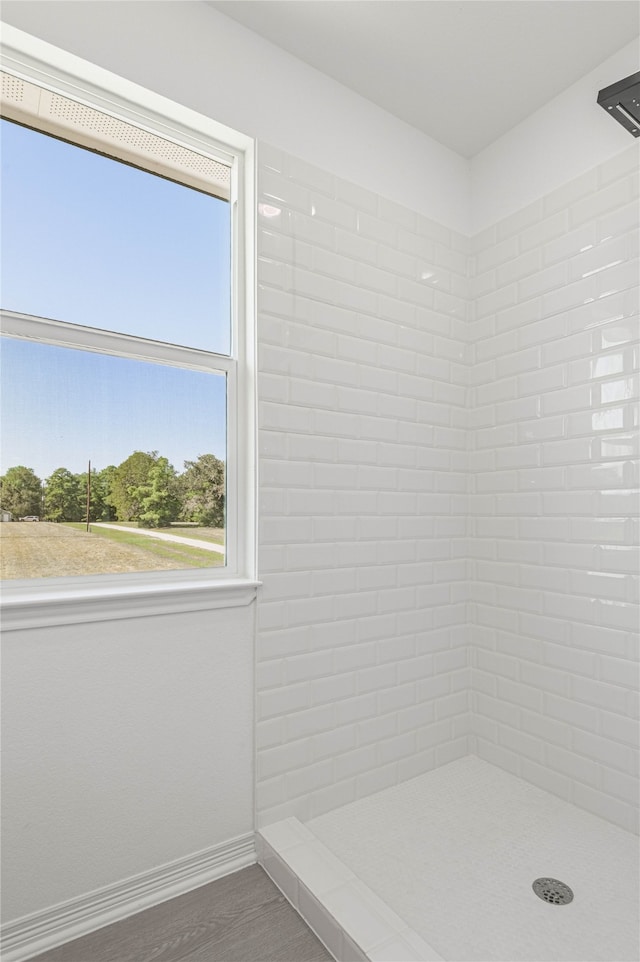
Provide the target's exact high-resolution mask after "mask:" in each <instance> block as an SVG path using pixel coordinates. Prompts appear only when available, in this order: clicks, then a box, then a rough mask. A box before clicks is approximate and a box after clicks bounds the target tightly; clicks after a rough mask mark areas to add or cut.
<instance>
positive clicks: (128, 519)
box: [0, 338, 227, 578]
mask: <svg viewBox="0 0 640 962" xmlns="http://www.w3.org/2000/svg"><path fill="white" fill-rule="evenodd" d="M1 343H2V354H1V358H0V360H1V364H0V375H1V377H2V384H1V391H0V401H1V409H2V438H1V443H0V471H1V475H2V476H1V477H0V505H1V508H2V512H3V516H4V518H5V520H11V522H12V523H5V524H0V536H1V537H2V564H3V571H2V577H5V578H42V577H47V576H56V577H60V576H63V575H83V574H96V573H113V572H125V571H153V570H159V569H163V568H174V569H175V568H183V569H184V568H190V567H213V566H219V565H223V564H224V542H225V474H226V472H225V463H226V414H227V412H226V376H225V375H224V374H217V373H204V372H200V371H192V370H186V369H183V368H174V367H170V366H167V365H163V364H152V363H147V362H143V361H137V360H131V359H128V358H120V357H111V356H109V355H104V354H97V353H95V354H94V353H91V352H88V351H81V350H73V349H68V348H62V347H55V346H52V345H48V344H42V343H38V342H32V341H26V340H19V339H11V338H2V342H1ZM89 461H90V462H91V473H90V485H89V483H88V481H89V472H88V467H89ZM87 498H88V500H89V521H90V532H89V533H87V530H86V528H87V525H86V520H87ZM21 518H22V519H25V518H26V519H33V520H34V521H37V522H38V523H37V524H35V523H34V524H28V523H26V522H25V521H23V522H22V523H14V522H17V521H18V520H19V519H21ZM121 528H124V529H125V530H120V529H121ZM176 539H178V540H176Z"/></svg>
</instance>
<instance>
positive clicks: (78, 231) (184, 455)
mask: <svg viewBox="0 0 640 962" xmlns="http://www.w3.org/2000/svg"><path fill="white" fill-rule="evenodd" d="M1 161H2V181H3V193H2V209H1V217H2V223H1V232H2V233H1V236H2V259H1V281H2V307H4V308H6V309H9V310H15V311H20V312H22V313H27V314H36V315H40V316H43V317H51V318H55V319H57V320H65V321H69V322H71V323H75V324H83V325H88V326H90V327H101V328H105V329H107V330H112V331H118V332H123V333H127V334H135V335H139V336H142V337H151V338H154V339H157V340H162V341H168V342H173V343H181V344H185V345H188V346H190V347H198V348H204V349H206V350H212V351H217V352H220V353H227V352H228V350H229V330H230V322H229V317H230V296H229V295H230V288H229V271H230V264H229V229H230V227H229V205H228V204H227V203H225V202H224V201H220V200H217V199H216V198H213V197H210V196H208V195H205V194H202V193H200V192H197V191H194V190H190V189H189V188H186V187H183V186H181V185H178V184H174V183H172V182H170V181H167V180H163V179H162V178H159V177H154V176H152V175H149V174H146V173H144V172H142V171H139V170H137V169H135V168H133V167H128V166H126V165H124V164H120V163H117V162H114V161H111V160H109V159H107V158H104V157H101V156H99V155H97V154H93V153H91V152H89V151H86V150H81V149H79V148H76V147H72V146H70V145H68V144H65V143H63V142H61V141H57V140H55V139H54V138H51V137H47V136H44V135H42V134H38V133H35V132H34V131H30V130H28V129H26V128H22V127H19V126H17V125H15V124H11V123H9V122H7V121H2V151H1ZM1 400H2V437H1V443H0V473H4V472H5V471H6V470H7V468H9V467H11V466H12V465H14V464H24V465H26V466H28V467H32V468H33V469H34V471H35V472H36V474H38V476H39V477H41V478H42V477H47V476H48V475H49V474H51V472H52V471H53V470H55V468H58V467H67V468H69V469H70V470H71V471H74V472H77V471H83V470H86V465H87V461H88V460H89V459H91V462H92V466H94V467H96V468H97V469H100V468H102V467H106V465H107V464H119V463H120V462H121V461H123V460H124V459H125V458H126V457H128V456H129V454H131V453H132V451H134V450H144V451H151V450H157V451H159V453H160V454H161V455H164V456H166V457H167V458H169V460H170V461H171V463H172V464H173V465H174V467H175V468H176V469H177V470H182V468H183V462H184V461H185V460H194V459H195V458H197V457H198V455H200V454H205V453H209V452H210V453H213V454H215V455H216V456H217V457H220V458H223V459H224V458H226V452H225V437H224V422H225V407H224V406H225V387H224V378H223V377H221V376H216V375H208V374H203V373H200V372H194V371H186V370H178V369H172V368H169V367H167V366H165V365H156V364H147V363H143V362H139V361H132V360H127V359H119V358H112V357H107V356H105V355H101V354H92V353H89V352H84V351H77V350H69V349H64V348H56V347H51V346H49V345H43V344H38V343H33V342H30V341H20V340H13V339H9V338H3V339H2V393H1Z"/></svg>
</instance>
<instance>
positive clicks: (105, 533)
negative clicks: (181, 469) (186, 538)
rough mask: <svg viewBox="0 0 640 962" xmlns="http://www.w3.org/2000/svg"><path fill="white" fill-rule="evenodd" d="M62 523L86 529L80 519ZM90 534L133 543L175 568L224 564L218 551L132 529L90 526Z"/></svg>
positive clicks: (69, 526)
mask: <svg viewBox="0 0 640 962" xmlns="http://www.w3.org/2000/svg"><path fill="white" fill-rule="evenodd" d="M64 525H65V527H67V528H76V529H77V530H79V531H86V528H87V526H86V523H85V522H82V521H67V522H64ZM158 530H166V531H169V532H170V531H173V529H170V528H167V529H158ZM192 530H193V529H192ZM173 533H174V534H176V533H177V532H175V531H173ZM91 534H92V535H93V536H94V537H97V538H107V539H108V540H109V541H116V542H118V543H119V544H130V545H133V546H134V547H136V548H141V549H142V550H143V551H145V552H147V554H150V555H153V556H154V557H156V558H167V559H169V560H170V561H175V562H176V568H218V567H220V566H221V565H224V555H222V554H218V552H215V551H205V550H204V549H203V548H190V547H189V546H188V545H186V544H174V543H172V542H170V541H160V540H155V539H154V538H150V537H149V536H148V535H144V534H136V533H135V531H134V530H132V531H131V534H129V532H128V531H115V530H114V529H109V528H93V527H92V528H91ZM180 534H182V532H180ZM193 537H195V535H193ZM209 540H213V539H209ZM219 543H222V542H219Z"/></svg>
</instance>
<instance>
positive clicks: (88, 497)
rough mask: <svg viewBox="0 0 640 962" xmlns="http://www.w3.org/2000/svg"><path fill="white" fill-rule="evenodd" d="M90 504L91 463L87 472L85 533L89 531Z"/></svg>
mask: <svg viewBox="0 0 640 962" xmlns="http://www.w3.org/2000/svg"><path fill="white" fill-rule="evenodd" d="M90 504H91V461H89V470H88V471H87V531H88V530H89V506H90Z"/></svg>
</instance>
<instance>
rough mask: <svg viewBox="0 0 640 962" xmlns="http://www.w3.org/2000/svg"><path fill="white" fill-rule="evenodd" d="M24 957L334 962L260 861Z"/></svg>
mask: <svg viewBox="0 0 640 962" xmlns="http://www.w3.org/2000/svg"><path fill="white" fill-rule="evenodd" d="M30 962H333V956H331V955H330V954H329V953H328V952H327V950H326V949H325V947H324V946H323V945H322V943H321V942H319V941H318V939H317V938H316V937H315V935H314V934H313V932H312V931H311V930H310V929H309V928H308V927H307V926H306V925H305V923H304V922H303V921H302V919H301V918H300V916H299V915H298V913H297V912H296V911H295V910H294V909H293V908H292V907H291V906H290V905H289V903H288V902H287V900H286V899H285V898H284V896H283V895H282V894H281V892H280V891H279V889H277V888H276V886H275V885H274V884H273V882H272V881H271V879H270V878H269V877H268V876H267V875H266V874H265V873H264V871H263V870H262V869H261V868H260V867H259V866H258V865H252V866H250V867H249V868H245V869H242V871H240V872H235V873H234V874H233V875H227V876H226V877H225V878H222V879H218V881H217V882H211V883H210V884H209V885H204V886H202V888H199V889H195V890H194V891H193V892H188V893H187V894H186V895H180V896H179V897H178V898H175V899H172V900H171V901H169V902H163V903H162V905H156V906H155V907H154V908H151V909H146V911H144V912H140V913H138V915H133V916H131V917H130V918H128V919H125V920H124V921H122V922H116V923H115V924H113V925H108V926H106V927H105V928H103V929H99V930H98V931H97V932H93V933H92V934H91V935H85V936H83V938H81V939H76V940H75V941H73V942H67V943H66V945H61V946H59V947H58V948H57V949H52V950H51V951H50V952H44V953H43V954H41V955H37V956H34V957H33V958H32V959H31V960H30Z"/></svg>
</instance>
